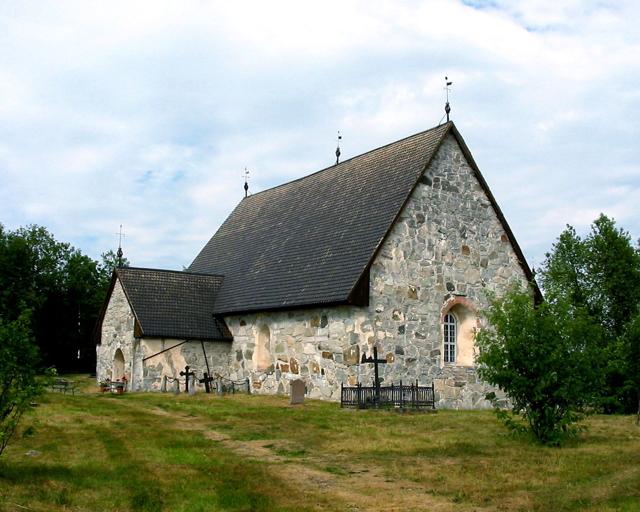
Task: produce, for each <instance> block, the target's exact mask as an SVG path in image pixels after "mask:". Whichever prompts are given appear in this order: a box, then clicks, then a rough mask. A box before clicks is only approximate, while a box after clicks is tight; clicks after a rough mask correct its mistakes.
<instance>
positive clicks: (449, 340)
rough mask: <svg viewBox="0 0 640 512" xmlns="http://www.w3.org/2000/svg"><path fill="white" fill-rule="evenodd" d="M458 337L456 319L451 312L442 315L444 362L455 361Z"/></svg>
mask: <svg viewBox="0 0 640 512" xmlns="http://www.w3.org/2000/svg"><path fill="white" fill-rule="evenodd" d="M457 338H458V320H457V319H456V317H455V316H454V315H453V313H447V314H446V315H445V316H444V362H445V363H455V362H456V340H457Z"/></svg>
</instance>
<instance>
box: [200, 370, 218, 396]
mask: <svg viewBox="0 0 640 512" xmlns="http://www.w3.org/2000/svg"><path fill="white" fill-rule="evenodd" d="M214 380H216V379H215V378H213V377H210V376H209V374H208V373H207V372H204V378H202V379H198V382H199V383H200V384H204V389H205V391H206V392H207V393H211V383H212V382H213V381H214Z"/></svg>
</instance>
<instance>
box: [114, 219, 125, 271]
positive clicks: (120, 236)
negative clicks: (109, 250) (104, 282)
mask: <svg viewBox="0 0 640 512" xmlns="http://www.w3.org/2000/svg"><path fill="white" fill-rule="evenodd" d="M116 235H118V252H117V253H116V256H117V260H116V261H117V265H118V268H122V256H123V254H124V253H123V252H122V239H123V238H124V237H125V234H124V231H122V224H120V231H118V232H117V233H116Z"/></svg>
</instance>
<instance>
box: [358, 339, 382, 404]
mask: <svg viewBox="0 0 640 512" xmlns="http://www.w3.org/2000/svg"><path fill="white" fill-rule="evenodd" d="M360 362H361V363H362V364H364V363H373V364H374V367H373V368H374V372H375V379H376V382H375V385H376V397H377V398H378V399H379V398H380V380H379V379H378V364H387V360H386V359H378V347H376V346H374V347H373V357H371V356H369V357H365V355H364V354H362V360H361V361H360Z"/></svg>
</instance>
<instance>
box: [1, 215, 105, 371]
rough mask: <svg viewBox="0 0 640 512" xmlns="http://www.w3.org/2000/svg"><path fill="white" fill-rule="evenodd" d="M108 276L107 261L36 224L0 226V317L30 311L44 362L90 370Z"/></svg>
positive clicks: (93, 366)
mask: <svg viewBox="0 0 640 512" xmlns="http://www.w3.org/2000/svg"><path fill="white" fill-rule="evenodd" d="M107 254H108V253H107ZM110 277H111V268H110V267H109V264H108V262H103V264H98V263H97V262H96V261H94V260H92V259H91V258H89V257H88V256H85V255H83V254H82V253H81V252H80V251H79V250H77V249H75V248H74V247H72V246H70V245H69V244H67V243H61V242H58V241H56V240H55V238H54V237H53V235H51V233H49V232H48V231H47V230H46V229H45V228H43V227H41V226H27V227H24V228H19V229H17V230H15V231H13V232H8V231H6V230H5V229H4V228H2V226H1V225H0V318H2V319H4V320H5V321H13V320H16V319H17V318H19V317H20V315H21V314H22V312H23V311H25V310H29V311H30V312H31V328H32V331H33V336H34V339H35V341H36V344H37V346H38V347H39V349H40V353H41V355H42V357H43V359H44V361H45V362H46V364H47V365H54V366H56V367H57V368H58V369H60V370H61V371H70V370H74V371H77V370H84V371H88V370H92V369H93V368H95V346H94V341H93V339H92V333H93V328H94V325H95V322H96V319H97V317H98V315H99V312H100V308H101V305H102V301H103V300H104V297H105V295H106V291H107V287H108V285H109V280H110Z"/></svg>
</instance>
